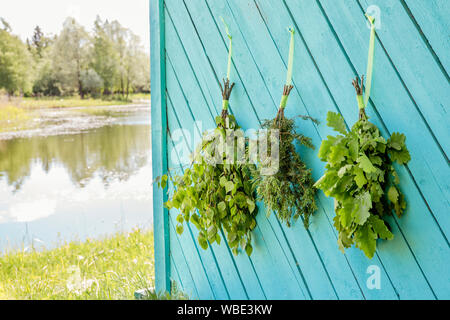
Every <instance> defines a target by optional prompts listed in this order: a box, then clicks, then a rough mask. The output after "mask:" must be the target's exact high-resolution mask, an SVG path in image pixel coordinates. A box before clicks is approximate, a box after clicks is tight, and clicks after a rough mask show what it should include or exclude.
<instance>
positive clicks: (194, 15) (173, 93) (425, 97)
mask: <svg viewBox="0 0 450 320" xmlns="http://www.w3.org/2000/svg"><path fill="white" fill-rule="evenodd" d="M150 3H151V8H150V16H151V35H152V37H151V45H152V48H151V54H152V121H153V123H152V124H153V131H152V135H153V164H154V176H159V175H161V174H162V173H164V172H166V171H167V168H171V169H172V170H174V169H176V168H178V169H180V168H179V166H178V165H177V164H176V162H175V161H174V160H175V159H174V156H172V154H173V151H174V146H175V145H176V144H177V143H179V142H180V141H179V140H175V141H173V140H172V138H171V133H173V132H175V130H176V129H179V128H183V129H187V130H188V131H189V132H190V133H191V135H193V134H194V132H197V133H199V131H200V130H205V129H209V128H213V127H214V117H215V116H216V115H218V114H219V112H220V110H221V92H220V87H219V80H221V79H222V78H223V77H224V76H225V75H226V61H227V46H228V41H227V37H226V34H225V32H224V30H223V29H224V28H223V25H222V22H221V20H220V17H223V18H224V19H225V21H226V22H227V23H228V25H229V27H230V31H231V33H232V34H233V40H234V45H233V47H234V57H233V69H232V80H233V81H235V82H236V87H235V90H234V91H233V94H232V97H231V109H232V111H233V113H234V115H235V116H236V118H237V121H238V122H239V124H240V125H241V126H242V127H243V128H244V129H248V128H258V127H259V124H260V122H261V120H263V119H268V118H273V117H274V116H275V114H276V111H277V106H278V103H279V99H280V95H281V93H282V87H283V84H284V81H285V73H286V65H287V58H288V57H287V56H288V46H289V33H288V32H287V31H286V28H287V27H289V26H293V27H295V29H296V30H297V32H296V35H295V40H296V45H295V60H296V61H295V70H294V80H293V81H294V85H295V89H294V90H293V92H292V94H291V97H290V100H289V103H288V108H287V116H291V117H292V116H295V115H298V114H303V115H310V116H312V117H314V118H316V119H319V120H320V121H321V124H320V125H315V124H314V123H312V122H310V121H309V122H305V121H302V120H299V122H298V125H299V129H298V130H299V131H301V132H302V133H303V134H305V135H307V136H310V137H311V138H312V139H313V142H314V144H315V145H316V147H317V148H318V147H319V146H320V144H321V140H322V139H324V138H325V137H326V136H327V135H332V134H334V133H333V132H332V131H331V130H330V129H329V128H328V127H327V126H326V113H327V111H329V110H331V111H335V112H336V111H337V112H340V113H341V114H342V115H343V116H344V118H345V120H346V123H347V125H348V126H350V127H351V126H352V124H353V123H354V122H355V121H356V120H357V117H358V112H357V104H356V100H355V92H354V89H353V87H352V85H351V79H352V78H354V77H355V76H356V75H357V74H358V75H361V74H364V73H365V71H366V64H367V52H368V45H369V29H368V27H367V25H366V19H365V17H364V12H365V11H366V9H367V8H368V7H369V6H370V5H375V6H377V7H378V8H379V9H380V14H381V17H380V18H381V19H380V20H381V28H379V29H378V30H377V39H376V57H375V71H374V78H373V89H372V90H373V91H372V97H371V101H370V106H369V107H368V114H369V116H370V117H371V121H372V122H374V123H375V124H376V125H377V126H378V127H379V128H380V129H381V131H382V133H383V135H384V136H388V135H389V134H391V133H392V132H395V131H396V132H402V133H405V134H406V136H407V141H406V142H407V146H408V148H409V150H410V152H411V156H412V160H411V162H410V163H409V164H408V166H407V167H399V168H398V171H399V173H400V176H401V177H400V178H401V189H402V190H403V192H404V193H405V195H406V198H407V202H408V209H407V212H406V214H405V215H404V217H403V218H402V219H397V218H395V217H393V218H390V219H389V223H390V225H391V226H392V227H393V232H394V234H395V239H394V240H393V241H380V242H379V243H378V250H377V253H376V255H375V257H374V258H373V259H372V260H369V259H367V258H366V257H365V256H364V255H363V253H362V252H361V251H360V250H358V249H354V248H352V249H350V250H347V252H346V254H345V255H344V254H342V253H341V252H340V251H339V250H338V246H337V242H336V241H337V233H336V230H335V229H334V227H333V223H332V219H333V217H334V210H333V199H331V198H326V197H325V196H324V194H323V193H322V192H319V193H318V203H319V210H318V211H317V213H316V214H315V216H314V217H313V218H312V225H311V227H310V229H309V230H308V231H307V230H305V229H304V227H303V224H302V223H301V222H300V223H296V224H295V225H294V226H293V227H292V228H286V227H285V226H284V225H282V224H281V223H280V222H279V221H278V220H277V218H276V216H275V215H271V216H270V218H267V217H266V215H265V209H264V208H262V207H261V206H260V214H259V215H258V218H257V222H258V226H257V228H256V230H255V231H254V245H253V247H254V252H253V254H252V256H251V257H250V258H249V257H248V256H247V255H245V254H240V255H238V256H233V255H232V253H231V251H230V250H229V248H228V247H227V246H226V244H225V242H222V245H221V246H218V245H217V244H214V245H213V246H212V249H209V250H208V251H204V250H202V249H201V248H200V247H199V245H198V243H197V241H196V238H197V234H198V231H197V230H196V228H195V227H194V226H192V225H191V226H189V227H187V228H185V232H184V234H183V235H181V236H178V235H177V234H176V232H175V226H176V221H175V218H176V215H177V213H176V212H170V213H169V212H166V211H165V209H164V208H163V206H162V203H163V201H164V194H163V193H162V191H161V190H160V189H159V188H158V187H157V186H156V185H155V187H154V208H153V209H154V228H155V256H156V263H155V266H156V282H157V288H158V289H160V290H165V289H168V288H169V281H170V280H173V281H175V282H176V283H177V285H178V286H179V287H180V288H181V289H182V290H184V291H185V292H187V293H188V294H189V295H190V296H191V297H192V298H200V299H449V298H450V250H449V242H448V238H449V236H450V210H449V199H450V197H449V192H450V170H449V161H448V152H449V151H450V148H449V147H450V144H448V143H449V131H450V130H449V123H450V121H449V120H450V119H449V116H448V113H449V111H450V110H449V101H450V86H449V74H448V72H449V68H450V55H449V52H450V51H449V49H450V41H449V30H450V19H449V17H450V2H449V1H448V0H432V1H428V0H339V1H334V0H333V1H332V0H254V1H253V0H206V1H205V0H165V1H163V0H151V1H150ZM195 121H201V122H202V128H199V127H196V125H195V124H194V122H195ZM178 138H180V137H177V139H178ZM185 138H186V139H188V138H189V137H188V136H187V135H186V136H185ZM189 143H190V144H191V143H192V142H191V141H189ZM300 152H301V154H302V157H303V158H304V159H305V161H306V162H307V164H308V165H309V166H310V167H311V168H312V169H313V175H314V178H315V179H318V178H320V177H321V175H322V174H323V173H324V166H325V164H324V163H322V162H320V160H319V159H318V158H317V150H316V151H312V150H306V149H300ZM176 156H181V155H177V154H176V153H175V158H176ZM371 266H375V269H377V268H379V269H378V270H379V271H380V281H381V288H380V289H373V288H372V289H370V288H369V287H368V286H367V279H368V278H369V277H370V276H371V273H370V272H371V270H373V268H374V267H371ZM368 272H369V273H368Z"/></svg>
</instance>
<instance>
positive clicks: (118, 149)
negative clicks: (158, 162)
mask: <svg viewBox="0 0 450 320" xmlns="http://www.w3.org/2000/svg"><path fill="white" fill-rule="evenodd" d="M149 149H150V127H149V126H144V125H135V126H127V125H125V126H106V127H103V128H100V129H96V130H95V131H90V132H87V133H82V134H77V135H63V136H52V137H33V138H29V139H14V140H7V141H0V177H2V176H5V177H6V179H7V182H8V184H9V185H11V186H13V187H14V188H15V189H16V190H19V189H20V188H21V186H22V185H23V183H24V181H25V179H26V178H27V177H28V176H30V173H31V168H32V165H33V164H35V163H38V164H40V165H41V166H42V168H43V170H44V171H45V172H49V170H50V169H51V168H52V166H54V165H63V166H64V168H65V169H66V170H67V172H68V174H69V175H70V177H71V179H72V181H73V183H74V184H76V185H78V186H79V187H84V186H85V185H86V184H87V183H88V182H89V181H90V180H91V179H92V178H93V177H94V175H98V176H99V177H100V178H101V180H102V181H103V183H104V185H105V186H107V185H108V184H109V182H110V181H113V180H127V179H128V178H129V177H130V176H131V175H133V174H134V173H135V172H136V171H138V170H139V169H140V168H142V167H143V166H145V164H146V163H147V162H148V156H149Z"/></svg>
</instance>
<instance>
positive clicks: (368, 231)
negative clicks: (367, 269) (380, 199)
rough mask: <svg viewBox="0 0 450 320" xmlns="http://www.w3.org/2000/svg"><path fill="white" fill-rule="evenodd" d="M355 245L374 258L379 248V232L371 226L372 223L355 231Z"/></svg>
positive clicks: (370, 257)
mask: <svg viewBox="0 0 450 320" xmlns="http://www.w3.org/2000/svg"><path fill="white" fill-rule="evenodd" d="M355 245H356V247H357V248H359V249H361V250H362V251H363V252H364V254H365V255H366V256H367V257H368V258H369V259H372V258H373V256H374V255H375V251H376V249H377V234H376V233H375V232H373V230H372V228H370V224H369V223H366V224H365V225H364V226H362V227H361V228H359V229H358V231H356V233H355Z"/></svg>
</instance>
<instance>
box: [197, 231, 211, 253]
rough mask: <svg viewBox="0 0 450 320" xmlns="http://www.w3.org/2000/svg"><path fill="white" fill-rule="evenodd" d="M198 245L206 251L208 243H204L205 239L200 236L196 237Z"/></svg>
mask: <svg viewBox="0 0 450 320" xmlns="http://www.w3.org/2000/svg"><path fill="white" fill-rule="evenodd" d="M198 243H199V244H200V246H201V247H202V249H203V250H207V249H208V246H209V245H208V242H207V241H206V239H205V237H204V236H203V235H202V234H199V235H198Z"/></svg>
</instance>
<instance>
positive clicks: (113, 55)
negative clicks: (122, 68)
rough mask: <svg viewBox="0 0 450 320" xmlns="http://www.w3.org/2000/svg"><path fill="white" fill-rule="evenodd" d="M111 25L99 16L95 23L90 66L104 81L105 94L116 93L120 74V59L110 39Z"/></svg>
mask: <svg viewBox="0 0 450 320" xmlns="http://www.w3.org/2000/svg"><path fill="white" fill-rule="evenodd" d="M110 34H111V32H110V24H109V22H108V21H105V22H103V21H102V20H101V19H100V17H99V16H97V19H96V20H95V23H94V39H93V47H92V53H91V62H90V66H91V68H92V69H93V70H95V72H96V73H97V74H98V75H99V76H100V77H101V78H102V79H103V94H105V95H109V94H111V93H112V92H113V91H114V83H115V79H116V78H117V75H118V73H119V67H118V66H119V57H118V54H117V52H116V50H115V45H114V41H113V39H112V37H110Z"/></svg>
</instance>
